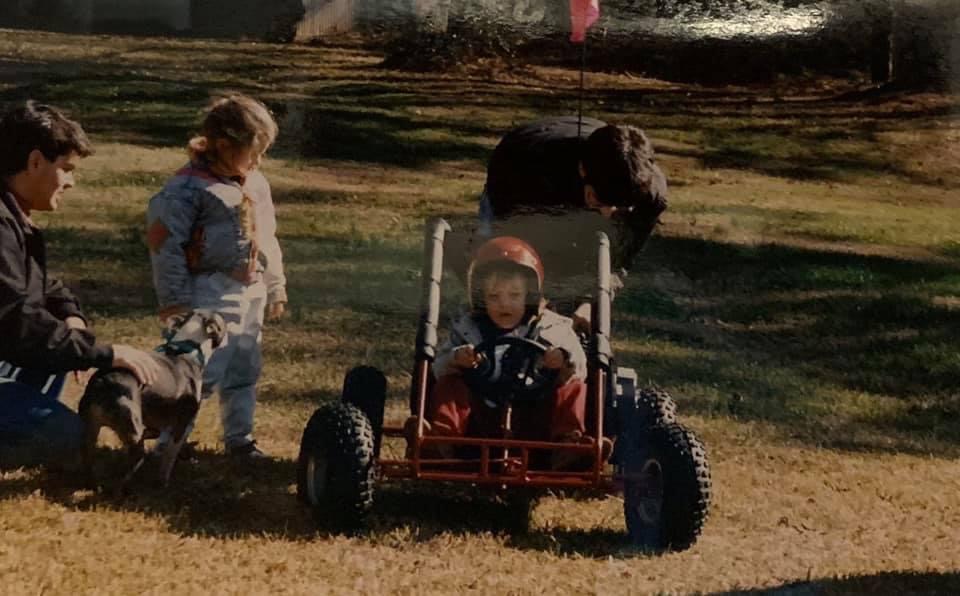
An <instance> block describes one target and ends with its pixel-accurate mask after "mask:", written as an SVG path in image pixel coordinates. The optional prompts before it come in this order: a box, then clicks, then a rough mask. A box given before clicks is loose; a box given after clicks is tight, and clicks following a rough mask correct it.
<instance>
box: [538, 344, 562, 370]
mask: <svg viewBox="0 0 960 596" xmlns="http://www.w3.org/2000/svg"><path fill="white" fill-rule="evenodd" d="M566 363H567V355H566V354H565V353H564V352H563V350H561V349H560V348H550V349H549V350H547V351H546V352H544V354H543V366H544V368H549V369H550V370H560V369H561V368H563V367H564V365H565V364H566Z"/></svg>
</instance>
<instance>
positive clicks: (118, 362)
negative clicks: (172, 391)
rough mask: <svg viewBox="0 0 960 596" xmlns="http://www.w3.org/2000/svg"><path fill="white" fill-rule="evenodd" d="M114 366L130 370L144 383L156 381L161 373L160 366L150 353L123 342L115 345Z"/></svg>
mask: <svg viewBox="0 0 960 596" xmlns="http://www.w3.org/2000/svg"><path fill="white" fill-rule="evenodd" d="M113 367H114V368H125V369H127V370H129V371H130V372H132V373H133V374H134V376H136V377H137V380H138V381H140V383H141V384H143V385H150V384H152V383H154V382H155V381H156V380H157V376H158V375H159V374H160V367H159V366H158V365H157V361H156V360H154V359H153V358H152V357H151V356H150V354H147V353H146V352H143V351H141V350H138V349H136V348H132V347H130V346H126V345H122V344H121V345H114V346H113Z"/></svg>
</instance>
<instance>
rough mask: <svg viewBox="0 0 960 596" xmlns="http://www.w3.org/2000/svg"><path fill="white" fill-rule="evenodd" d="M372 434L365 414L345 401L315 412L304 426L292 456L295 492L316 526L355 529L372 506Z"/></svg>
mask: <svg viewBox="0 0 960 596" xmlns="http://www.w3.org/2000/svg"><path fill="white" fill-rule="evenodd" d="M373 453H374V433H373V430H372V429H371V428H370V421H369V420H367V416H366V415H365V414H364V413H363V412H362V411H360V409H358V408H357V407H356V406H354V405H352V404H348V403H344V402H337V403H331V404H327V405H325V406H323V407H321V408H319V409H317V411H316V412H314V414H313V416H312V417H311V418H310V421H309V422H308V423H307V426H306V428H305V429H304V431H303V439H302V440H301V442H300V457H299V458H298V460H297V494H298V495H299V496H300V498H301V500H303V501H304V502H305V503H306V504H307V505H308V506H309V507H310V508H311V509H312V511H313V517H314V520H315V521H316V522H317V525H318V526H321V527H325V528H330V529H333V530H336V531H343V532H353V531H356V530H358V529H360V528H361V527H362V526H363V523H364V521H365V519H366V516H367V514H368V513H369V512H370V509H371V508H372V507H373V494H374V486H375V484H376V476H375V466H374V464H375V458H374V455H373Z"/></svg>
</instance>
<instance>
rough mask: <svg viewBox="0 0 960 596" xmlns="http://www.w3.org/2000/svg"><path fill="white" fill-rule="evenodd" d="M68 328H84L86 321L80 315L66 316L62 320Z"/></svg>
mask: <svg viewBox="0 0 960 596" xmlns="http://www.w3.org/2000/svg"><path fill="white" fill-rule="evenodd" d="M63 322H64V323H66V324H67V327H69V328H70V329H86V328H87V323H86V322H85V321H84V320H83V319H81V318H80V317H67V318H66V319H64V320H63Z"/></svg>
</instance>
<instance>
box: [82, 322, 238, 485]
mask: <svg viewBox="0 0 960 596" xmlns="http://www.w3.org/2000/svg"><path fill="white" fill-rule="evenodd" d="M164 336H165V338H166V341H165V343H163V344H162V345H160V346H159V347H158V348H157V351H156V352H155V353H153V354H152V356H153V357H154V358H155V359H156V360H157V363H158V364H159V365H160V373H159V375H158V376H157V380H156V381H155V382H154V383H152V384H150V385H141V384H140V382H139V381H138V380H137V378H136V376H134V374H133V373H132V372H131V371H129V370H127V369H122V368H111V369H100V370H99V371H97V373H96V374H95V375H94V376H93V378H92V379H90V382H89V383H87V387H86V389H85V390H84V393H83V397H82V398H81V399H80V405H79V408H78V409H79V413H80V417H81V418H82V419H83V422H84V426H85V443H86V445H85V449H84V452H83V454H82V458H83V463H82V466H83V470H84V471H85V473H86V479H87V482H88V483H90V484H93V483H94V478H93V456H94V453H95V451H96V447H97V439H98V438H99V436H100V429H101V428H103V427H104V426H106V427H107V428H109V429H111V430H113V431H114V432H115V433H116V434H117V436H118V437H119V438H120V440H121V441H122V442H123V444H124V446H125V447H126V449H127V452H128V454H129V455H130V460H131V461H132V462H133V465H132V467H131V468H130V471H129V472H127V474H126V476H124V478H123V480H122V481H121V483H120V488H124V487H126V485H127V484H128V483H129V482H130V480H131V479H132V478H133V477H134V475H136V473H137V471H139V469H140V467H141V466H142V465H143V463H144V460H145V459H146V451H145V450H144V447H143V442H144V439H146V438H155V437H156V436H158V435H159V434H160V433H161V432H163V431H168V432H169V433H170V436H171V442H170V444H169V445H167V448H166V449H164V450H163V454H162V456H161V458H160V482H161V483H162V485H163V486H164V487H166V486H168V485H169V483H170V475H171V473H172V472H173V465H174V463H175V462H176V460H177V455H178V454H179V452H180V449H181V448H182V447H183V444H184V443H185V442H186V440H187V435H188V434H189V430H190V428H191V427H192V424H193V420H194V418H196V415H197V412H198V411H199V410H200V402H201V400H202V391H201V388H202V385H203V368H204V366H205V365H206V362H207V360H208V359H209V358H210V355H211V354H212V353H213V350H214V349H216V348H217V347H219V346H220V344H221V343H223V340H224V338H225V336H226V323H225V322H224V320H223V317H222V316H221V315H220V314H218V313H213V312H209V311H200V310H197V311H193V312H192V313H190V314H189V315H187V316H181V317H177V318H176V319H174V320H173V322H172V323H171V324H170V326H169V327H168V329H167V330H166V331H165V333H164Z"/></svg>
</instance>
